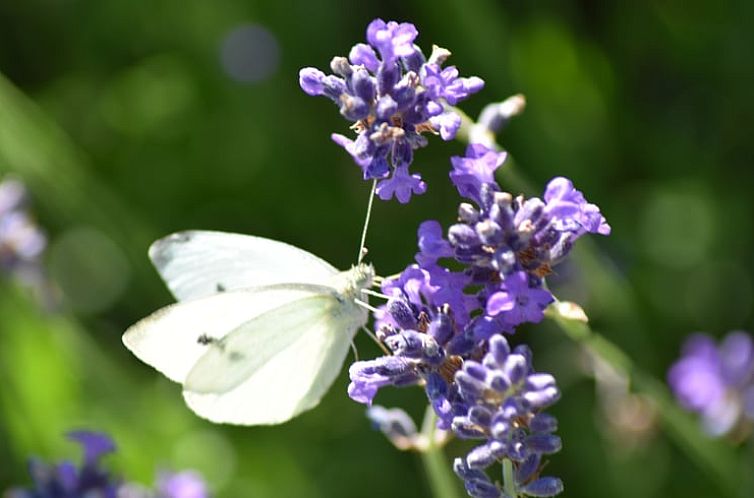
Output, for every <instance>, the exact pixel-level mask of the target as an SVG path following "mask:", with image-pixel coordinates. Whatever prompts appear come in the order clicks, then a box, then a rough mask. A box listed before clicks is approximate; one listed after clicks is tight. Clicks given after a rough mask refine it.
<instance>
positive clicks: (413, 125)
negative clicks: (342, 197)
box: [299, 19, 484, 203]
mask: <svg viewBox="0 0 754 498" xmlns="http://www.w3.org/2000/svg"><path fill="white" fill-rule="evenodd" d="M417 35H418V31H417V30H416V28H415V27H414V25H413V24H410V23H397V22H394V21H390V22H387V23H386V22H385V21H383V20H382V19H376V20H374V21H372V22H371V23H370V24H369V26H368V27H367V41H368V44H364V43H359V44H356V45H355V46H354V47H353V48H352V49H351V52H350V53H349V56H348V58H345V57H335V58H333V60H332V62H331V63H330V69H331V70H332V72H333V73H334V74H332V75H325V73H323V72H322V71H320V70H318V69H316V68H312V67H307V68H304V69H302V70H301V71H300V73H299V83H300V85H301V88H302V89H303V90H304V92H306V93H307V94H309V95H324V96H326V97H328V98H329V99H331V100H332V101H333V102H335V103H336V104H337V105H338V106H339V108H340V113H341V114H342V115H343V117H345V118H346V119H347V120H349V121H352V122H353V123H354V124H353V127H352V128H353V129H354V130H355V131H356V133H357V137H356V139H355V140H351V139H349V138H347V137H345V136H343V135H339V134H333V135H332V138H333V140H334V141H335V142H336V143H337V144H338V145H340V146H342V147H343V148H344V149H346V151H348V153H349V154H351V156H353V158H354V161H355V162H356V164H358V165H359V167H361V169H362V171H363V174H364V179H380V182H379V183H378V185H377V195H378V196H379V197H380V198H381V199H383V200H388V199H391V198H392V197H393V196H395V197H396V198H397V199H398V201H399V202H402V203H406V202H408V201H409V199H410V198H411V195H412V194H422V193H424V192H425V191H426V184H425V183H424V182H423V181H422V179H421V176H419V175H418V174H412V173H411V172H409V169H408V168H409V165H410V164H411V162H412V161H413V154H414V152H413V151H414V150H415V149H418V148H420V147H423V146H425V145H426V144H427V140H426V138H425V137H424V136H423V135H422V133H424V132H429V133H439V134H440V136H441V137H442V139H443V140H451V139H453V138H454V137H455V135H456V132H457V131H458V128H459V127H460V125H461V118H460V116H458V115H457V114H456V113H454V112H453V111H451V110H449V109H448V108H447V105H451V106H453V105H456V104H457V103H458V102H460V101H461V100H464V99H466V98H467V97H469V96H470V95H471V94H473V93H476V92H478V91H479V90H481V89H482V87H483V86H484V82H483V81H482V80H481V79H480V78H477V77H470V78H461V77H459V76H458V70H457V69H456V68H455V67H454V66H450V67H446V68H443V67H442V65H443V64H444V62H445V61H446V60H447V58H448V57H449V56H450V52H449V51H447V50H445V49H442V48H439V47H434V49H433V51H432V54H431V55H430V57H429V59H426V58H425V57H424V54H423V53H422V51H421V49H420V48H419V47H418V46H416V45H415V44H414V40H415V39H416V37H417Z"/></svg>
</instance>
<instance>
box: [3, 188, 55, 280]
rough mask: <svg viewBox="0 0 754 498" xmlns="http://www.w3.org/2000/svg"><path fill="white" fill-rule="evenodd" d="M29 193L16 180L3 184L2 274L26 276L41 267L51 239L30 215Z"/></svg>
mask: <svg viewBox="0 0 754 498" xmlns="http://www.w3.org/2000/svg"><path fill="white" fill-rule="evenodd" d="M26 199H27V193H26V188H25V187H24V185H23V183H21V182H20V181H18V180H14V179H5V180H3V181H2V182H0V271H4V272H6V273H12V274H16V275H21V276H23V274H24V273H29V272H31V271H32V270H33V269H35V268H36V267H37V266H38V264H39V257H40V255H41V253H42V251H43V250H44V248H45V246H46V245H47V239H46V238H45V236H44V234H43V233H42V232H41V230H40V229H39V228H38V227H37V225H36V224H35V223H34V222H33V221H32V219H31V217H30V216H29V213H28V212H27V211H26Z"/></svg>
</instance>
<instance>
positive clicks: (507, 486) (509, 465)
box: [503, 458, 518, 498]
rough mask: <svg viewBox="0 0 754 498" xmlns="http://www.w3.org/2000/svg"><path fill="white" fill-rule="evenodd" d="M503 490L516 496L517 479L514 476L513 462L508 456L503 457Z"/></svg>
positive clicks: (512, 496) (512, 497)
mask: <svg viewBox="0 0 754 498" xmlns="http://www.w3.org/2000/svg"><path fill="white" fill-rule="evenodd" d="M503 491H504V492H505V494H506V496H508V497H510V498H516V497H517V496H518V495H517V493H516V481H515V478H514V477H513V462H511V461H510V460H508V459H507V458H504V459H503Z"/></svg>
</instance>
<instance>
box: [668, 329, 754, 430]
mask: <svg viewBox="0 0 754 498" xmlns="http://www.w3.org/2000/svg"><path fill="white" fill-rule="evenodd" d="M668 383H669V384H670V387H671V388H672V389H673V392H674V393H675V395H676V397H677V398H678V401H679V402H680V404H681V405H682V406H683V407H684V408H686V409H688V410H692V411H694V412H697V413H699V414H700V415H701V417H702V426H703V427H704V430H705V431H706V432H708V433H709V434H711V435H713V436H723V435H725V434H729V433H733V432H736V431H738V435H739V436H742V435H748V434H750V432H751V427H752V424H753V423H754V341H752V338H751V335H750V334H749V333H747V332H743V331H736V332H731V333H729V334H728V335H726V336H725V337H724V338H723V340H722V341H721V342H720V344H719V345H718V344H716V343H715V340H714V339H713V338H712V337H710V336H708V335H706V334H693V335H692V336H690V337H689V338H688V339H687V340H686V342H685V343H684V345H683V348H682V350H681V358H680V359H679V360H678V361H677V362H676V363H675V364H674V365H673V366H672V367H671V368H670V371H669V372H668Z"/></svg>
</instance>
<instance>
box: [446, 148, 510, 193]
mask: <svg viewBox="0 0 754 498" xmlns="http://www.w3.org/2000/svg"><path fill="white" fill-rule="evenodd" d="M507 157H508V154H507V153H506V152H495V151H494V150H491V149H488V148H487V147H485V146H484V145H481V144H471V145H469V146H468V147H467V148H466V155H465V156H463V157H458V156H454V157H452V158H450V162H451V164H452V165H453V170H452V171H451V172H450V179H451V180H452V181H453V184H454V185H456V187H457V188H458V192H459V193H460V194H461V196H462V197H466V198H468V199H473V200H475V201H477V202H480V201H481V199H480V197H479V193H480V188H481V186H482V184H483V183H495V171H496V170H497V169H498V168H499V167H500V166H502V164H503V163H504V162H505V159H506V158H507Z"/></svg>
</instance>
